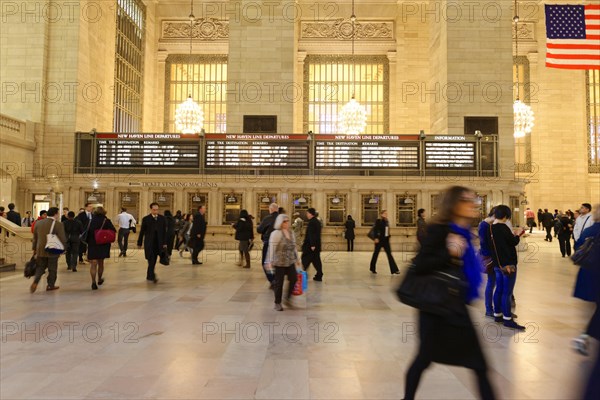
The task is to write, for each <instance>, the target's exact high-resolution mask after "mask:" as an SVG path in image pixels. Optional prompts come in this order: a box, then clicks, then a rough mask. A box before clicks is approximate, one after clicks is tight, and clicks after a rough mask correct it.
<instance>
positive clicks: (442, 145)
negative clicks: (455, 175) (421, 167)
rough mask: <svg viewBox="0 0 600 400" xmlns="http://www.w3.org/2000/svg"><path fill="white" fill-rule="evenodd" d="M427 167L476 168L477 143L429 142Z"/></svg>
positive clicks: (426, 153) (426, 150)
mask: <svg viewBox="0 0 600 400" xmlns="http://www.w3.org/2000/svg"><path fill="white" fill-rule="evenodd" d="M425 168H427V169H441V168H444V169H475V143H473V142H466V141H455V142H452V141H448V142H438V141H436V142H427V143H425Z"/></svg>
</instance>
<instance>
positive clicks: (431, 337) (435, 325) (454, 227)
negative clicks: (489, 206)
mask: <svg viewBox="0 0 600 400" xmlns="http://www.w3.org/2000/svg"><path fill="white" fill-rule="evenodd" d="M477 213H478V211H477V208H476V205H475V193H474V192H473V191H472V190H470V189H468V188H465V187H461V186H454V187H451V188H450V189H448V190H447V192H446V193H445V194H444V196H443V199H442V202H441V205H440V210H439V212H438V215H437V216H436V219H435V220H432V221H431V223H430V224H429V225H428V226H427V235H426V236H425V240H424V241H423V244H422V247H421V250H420V251H419V253H418V254H417V256H416V257H415V259H414V264H415V269H416V272H417V273H419V274H427V273H431V272H433V271H435V270H442V271H444V270H446V271H448V270H450V269H453V268H458V269H461V271H460V272H461V273H460V274H459V275H461V276H462V277H463V278H462V279H463V280H464V281H465V283H466V284H467V285H468V286H467V287H468V289H467V294H466V298H465V302H467V303H468V302H469V301H471V300H473V299H475V298H477V297H478V289H479V285H480V284H481V264H480V262H479V259H478V258H477V255H476V253H475V249H474V247H473V244H472V243H471V233H470V227H471V222H472V221H473V219H474V218H476V217H477ZM419 341H420V343H419V351H418V354H417V356H416V358H415V359H414V361H413V362H412V365H411V366H410V368H409V369H408V371H407V373H406V385H405V395H404V398H405V399H406V400H412V399H414V398H415V394H416V392H417V387H418V386H419V381H420V379H421V374H422V373H423V371H425V369H427V368H428V367H429V365H430V364H431V363H432V362H437V363H441V364H449V365H459V366H463V367H466V368H469V369H472V370H474V371H475V373H476V375H477V382H478V384H479V393H480V397H481V398H482V399H485V400H488V399H494V398H495V396H494V392H493V389H492V386H491V384H490V382H489V379H488V376H487V363H486V361H485V357H484V355H483V352H482V350H481V346H480V344H479V341H478V339H477V335H476V333H475V329H474V328H473V322H472V321H471V317H470V316H469V313H468V311H467V307H466V306H464V310H462V312H461V313H460V314H455V315H453V316H452V317H451V318H449V317H442V316H439V315H434V314H430V313H427V312H423V311H419Z"/></svg>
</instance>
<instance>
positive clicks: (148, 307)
mask: <svg viewBox="0 0 600 400" xmlns="http://www.w3.org/2000/svg"><path fill="white" fill-rule="evenodd" d="M543 237H544V234H542V233H541V232H534V234H533V235H531V236H529V237H528V238H527V243H528V244H527V246H523V247H522V248H521V252H520V269H519V278H518V282H517V287H516V291H515V294H516V298H517V309H516V310H515V312H516V313H517V314H518V316H519V319H518V320H519V322H520V323H522V324H525V325H526V326H527V331H526V332H524V333H520V334H515V333H514V332H513V331H511V330H508V329H504V328H502V327H501V326H499V325H496V324H495V323H494V322H493V321H491V320H489V319H486V318H484V316H483V303H482V302H481V301H479V302H477V303H476V304H475V305H474V306H473V307H472V308H471V312H472V315H473V319H474V320H475V321H476V323H477V330H478V332H480V333H481V341H482V342H483V344H484V346H485V353H486V355H487V358H488V361H489V364H490V370H491V371H490V375H491V379H492V380H493V383H494V386H495V387H496V390H497V392H498V395H499V398H502V399H575V398H578V392H579V389H580V388H581V380H582V379H583V378H584V377H585V376H586V374H587V371H588V370H589V368H590V365H591V360H590V358H588V357H584V356H581V355H579V354H576V353H575V352H573V351H572V350H571V349H570V348H569V341H570V339H571V338H572V337H573V336H575V335H577V334H578V333H579V331H580V330H581V329H582V327H583V326H584V325H585V324H586V322H587V320H588V318H589V316H590V315H591V308H590V307H589V305H587V304H585V303H584V302H582V301H580V300H577V299H574V298H573V297H572V296H571V292H572V288H573V282H574V279H575V275H576V272H577V270H576V268H575V267H574V266H573V265H572V264H571V262H570V261H569V260H568V259H563V258H562V257H561V255H560V253H559V250H558V243H557V242H556V241H553V242H552V243H547V242H545V241H544V240H543ZM340 245H341V243H340ZM214 247H216V246H214ZM255 251H256V250H255ZM253 256H254V260H253V261H254V265H253V267H252V268H251V269H249V270H248V269H242V268H240V267H237V266H236V265H235V263H234V258H235V254H234V252H231V251H217V250H211V251H209V252H207V254H205V257H204V260H203V261H204V264H203V265H201V266H192V265H191V264H190V261H189V255H188V256H187V257H186V258H179V256H178V255H174V257H173V262H172V264H171V265H170V266H169V267H164V266H158V267H157V271H158V272H157V274H158V277H159V278H160V281H159V282H158V284H156V285H155V284H152V283H147V282H146V281H145V279H144V278H145V268H146V265H145V262H144V260H143V255H142V254H140V252H138V251H137V250H134V251H131V250H130V253H129V256H128V257H127V258H116V252H115V253H113V258H111V259H110V260H109V261H108V263H107V269H106V273H105V277H106V282H105V284H104V285H103V286H102V287H101V288H100V290H97V291H92V290H91V289H90V277H89V274H88V273H87V271H88V268H87V265H84V266H80V267H79V272H77V273H71V272H67V271H66V266H65V263H64V258H63V259H61V260H60V262H59V265H60V268H59V277H58V284H59V285H60V290H58V291H55V292H46V291H45V290H43V289H44V288H45V279H44V278H43V280H42V282H41V283H42V284H40V289H38V291H37V292H36V293H34V294H30V293H29V285H30V283H31V281H30V280H27V279H24V278H23V275H22V270H19V271H17V272H15V273H3V274H2V275H0V306H1V308H0V319H1V323H2V340H1V343H0V346H1V347H0V399H2V400H8V399H100V398H102V399H105V398H110V399H400V398H402V396H403V390H404V373H405V371H406V368H407V365H409V363H410V361H411V359H412V357H413V356H414V352H415V349H416V344H417V343H416V337H415V330H416V329H415V328H416V327H415V314H414V311H413V309H411V308H409V307H407V306H405V305H403V304H401V303H399V302H398V301H397V300H396V298H395V295H394V294H393V292H392V288H393V287H395V286H396V285H397V283H398V282H399V279H400V277H398V276H393V277H392V276H390V274H389V269H388V267H387V261H386V259H385V255H384V254H381V256H382V257H380V261H379V265H378V271H379V274H378V275H372V274H370V273H369V270H368V262H369V259H370V254H369V253H366V252H362V253H361V252H356V253H346V252H329V253H323V257H322V258H323V264H324V271H325V276H324V281H323V282H322V283H320V282H314V281H312V280H311V281H310V282H309V289H308V292H307V293H306V294H304V295H302V296H298V297H295V298H294V299H293V301H294V307H293V309H286V310H285V311H284V312H276V311H274V310H273V293H272V292H271V291H270V290H269V289H268V288H267V284H266V281H265V278H264V275H263V272H262V270H261V268H260V267H259V262H257V260H259V259H260V255H259V253H258V251H256V253H254V255H253ZM410 256H411V254H409V253H401V252H395V257H396V260H397V261H398V263H399V264H400V263H402V264H403V265H405V264H406V260H408V259H409V258H410ZM476 396H477V390H476V385H475V382H474V381H473V377H472V375H471V373H470V372H469V371H468V370H465V369H462V368H457V367H448V366H444V365H433V366H432V367H431V368H430V369H429V370H427V372H426V373H425V374H424V376H423V379H422V381H421V386H420V388H419V392H418V398H420V399H473V398H476Z"/></svg>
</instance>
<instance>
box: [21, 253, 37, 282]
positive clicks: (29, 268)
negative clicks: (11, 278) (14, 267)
mask: <svg viewBox="0 0 600 400" xmlns="http://www.w3.org/2000/svg"><path fill="white" fill-rule="evenodd" d="M36 269H37V264H36V263H35V256H31V259H30V260H29V261H27V262H26V263H25V269H24V270H23V276H25V278H27V279H29V278H31V277H32V276H34V275H35V270H36Z"/></svg>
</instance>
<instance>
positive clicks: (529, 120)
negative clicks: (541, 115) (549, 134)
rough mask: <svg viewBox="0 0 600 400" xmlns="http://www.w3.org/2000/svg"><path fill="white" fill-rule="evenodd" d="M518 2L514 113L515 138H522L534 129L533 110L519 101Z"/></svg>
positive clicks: (516, 12)
mask: <svg viewBox="0 0 600 400" xmlns="http://www.w3.org/2000/svg"><path fill="white" fill-rule="evenodd" d="M517 7H518V5H517V0H515V16H514V17H513V22H514V23H515V68H516V78H517V79H516V80H517V99H516V100H515V102H514V104H513V113H514V119H515V127H514V136H515V138H522V137H525V135H527V134H529V133H531V130H532V129H533V125H534V123H533V121H534V120H535V117H534V116H533V110H532V109H531V107H529V106H528V105H527V104H525V103H523V102H522V101H521V100H519V85H520V81H519V64H518V63H517V57H518V56H519V30H518V25H519V15H518V8H517Z"/></svg>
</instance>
